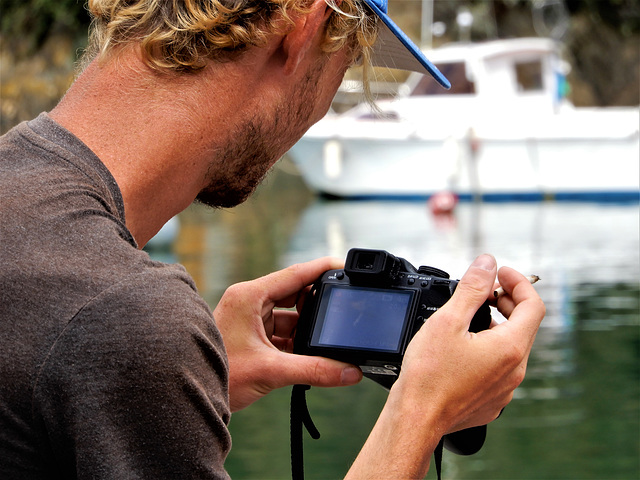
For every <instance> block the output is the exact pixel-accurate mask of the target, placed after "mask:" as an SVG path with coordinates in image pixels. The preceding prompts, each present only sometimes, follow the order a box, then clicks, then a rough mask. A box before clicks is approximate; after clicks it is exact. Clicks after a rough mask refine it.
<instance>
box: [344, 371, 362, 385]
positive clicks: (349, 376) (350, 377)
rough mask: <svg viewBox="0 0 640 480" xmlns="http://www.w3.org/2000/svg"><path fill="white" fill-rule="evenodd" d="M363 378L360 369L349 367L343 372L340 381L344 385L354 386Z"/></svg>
mask: <svg viewBox="0 0 640 480" xmlns="http://www.w3.org/2000/svg"><path fill="white" fill-rule="evenodd" d="M361 378H362V373H361V372H360V369H359V368H355V367H347V368H345V369H344V370H342V376H341V377H340V381H341V382H342V384H343V385H353V384H354V383H358V382H359V381H360V379H361Z"/></svg>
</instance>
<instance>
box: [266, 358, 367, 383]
mask: <svg viewBox="0 0 640 480" xmlns="http://www.w3.org/2000/svg"><path fill="white" fill-rule="evenodd" d="M274 361H276V362H277V363H278V369H279V377H278V381H279V384H278V385H276V386H275V388H280V387H286V386H288V385H295V384H302V385H311V386H312V387H342V386H347V385H354V384H356V383H358V382H359V381H360V380H362V372H361V371H360V369H359V368H358V367H355V366H353V365H349V364H348V363H342V362H339V361H337V360H331V359H329V358H323V357H310V356H306V355H294V354H290V353H279V354H278V355H277V356H275V357H274Z"/></svg>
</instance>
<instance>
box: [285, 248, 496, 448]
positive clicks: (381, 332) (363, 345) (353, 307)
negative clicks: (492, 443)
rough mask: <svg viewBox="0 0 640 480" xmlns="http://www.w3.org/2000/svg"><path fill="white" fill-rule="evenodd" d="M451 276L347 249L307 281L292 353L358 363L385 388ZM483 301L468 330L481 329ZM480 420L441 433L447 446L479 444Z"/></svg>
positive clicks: (485, 314)
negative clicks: (339, 264)
mask: <svg viewBox="0 0 640 480" xmlns="http://www.w3.org/2000/svg"><path fill="white" fill-rule="evenodd" d="M457 285H458V280H451V279H450V278H449V275H448V274H447V273H446V272H443V271H442V270H439V269H437V268H433V267H427V266H421V267H420V268H418V269H416V268H415V267H414V266H413V265H411V264H410V263H409V262H408V261H407V260H405V259H404V258H399V257H395V256H393V255H391V254H390V253H389V252H386V251H384V250H368V249H362V248H354V249H351V250H349V252H348V254H347V258H346V262H345V268H344V270H329V271H327V272H325V273H323V274H322V275H321V276H320V278H318V280H317V281H316V282H315V283H314V284H313V286H312V288H311V290H310V291H309V293H308V295H307V298H306V299H305V303H304V306H303V309H302V312H301V314H300V319H299V320H298V327H297V331H296V335H295V340H294V353H299V354H303V355H315V356H322V357H328V358H333V359H336V360H341V361H343V362H347V363H351V364H354V365H358V366H359V367H360V368H361V369H362V372H363V374H364V376H365V377H368V378H370V379H372V380H374V381H375V382H377V383H379V384H380V385H382V386H383V387H385V388H387V389H389V388H391V386H392V385H393V383H394V382H395V381H396V379H397V378H398V375H399V373H400V368H401V366H402V359H403V357H404V353H405V351H406V349H407V346H408V345H409V342H410V341H411V339H412V338H413V336H414V335H415V334H416V332H417V331H418V330H419V329H420V327H421V326H422V325H423V324H424V323H425V322H426V321H427V320H428V319H429V317H430V316H431V315H433V314H434V313H435V312H436V311H437V310H438V309H439V308H440V307H442V306H443V305H444V304H445V303H446V302H447V300H449V299H450V298H451V296H452V295H453V292H454V291H455V289H456V286H457ZM490 323H491V314H490V309H489V306H488V304H487V303H485V304H484V305H482V307H481V308H480V309H479V310H478V311H477V312H476V314H475V316H474V317H473V320H472V322H471V325H470V328H469V331H472V332H478V331H481V330H484V329H487V328H489V325H490ZM485 434H486V426H482V427H475V428H472V429H467V430H463V431H461V432H456V433H455V434H450V435H447V436H445V439H444V440H445V444H444V445H445V446H446V447H447V449H449V450H451V451H453V452H455V453H459V454H463V455H470V454H472V453H475V452H476V451H478V450H479V449H480V447H481V446H482V444H483V443H484V438H485Z"/></svg>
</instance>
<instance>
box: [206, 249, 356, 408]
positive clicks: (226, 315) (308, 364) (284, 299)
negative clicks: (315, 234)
mask: <svg viewBox="0 0 640 480" xmlns="http://www.w3.org/2000/svg"><path fill="white" fill-rule="evenodd" d="M335 268H342V263H341V262H340V261H338V260H335V259H331V258H322V259H318V260H315V261H312V262H308V263H302V264H298V265H293V266H291V267H289V268H287V269H285V270H281V271H279V272H275V273H272V274H270V275H267V276H265V277H262V278H258V279H256V280H253V281H250V282H244V283H238V284H236V285H232V286H231V287H229V288H228V289H227V291H226V292H225V294H224V295H223V296H222V299H221V300H220V302H219V303H218V306H217V307H216V309H215V310H214V312H213V315H214V317H215V319H216V323H217V325H218V328H219V329H220V332H221V333H222V338H223V340H224V344H225V347H226V349H227V355H228V357H229V370H230V371H229V396H230V401H231V410H232V411H237V410H241V409H243V408H245V407H247V406H249V405H250V404H252V403H253V402H255V401H256V400H258V399H259V398H261V397H263V396H264V395H266V394H267V393H269V392H270V391H272V390H274V389H276V388H280V387H285V386H287V385H293V384H304V385H311V386H321V387H336V386H345V385H353V384H355V383H358V382H359V381H360V380H361V379H362V372H361V371H360V369H359V368H357V367H354V366H352V365H348V364H345V363H342V362H338V361H336V360H330V359H327V358H321V357H309V356H303V355H294V354H293V353H291V352H292V351H293V335H294V332H295V329H296V325H297V324H298V314H299V312H300V309H301V308H302V300H303V299H304V294H305V292H306V291H307V290H308V286H309V285H310V284H311V283H312V282H313V281H314V280H315V279H316V278H318V277H319V276H320V274H321V273H323V272H325V271H326V270H331V269H335ZM292 307H296V308H297V312H296V311H292V310H279V308H292Z"/></svg>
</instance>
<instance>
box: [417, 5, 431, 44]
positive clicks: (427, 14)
mask: <svg viewBox="0 0 640 480" xmlns="http://www.w3.org/2000/svg"><path fill="white" fill-rule="evenodd" d="M432 25H433V0H422V29H421V31H420V42H421V44H420V47H421V48H422V49H423V50H430V49H431V47H432V46H433V32H432V31H431V26H432Z"/></svg>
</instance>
